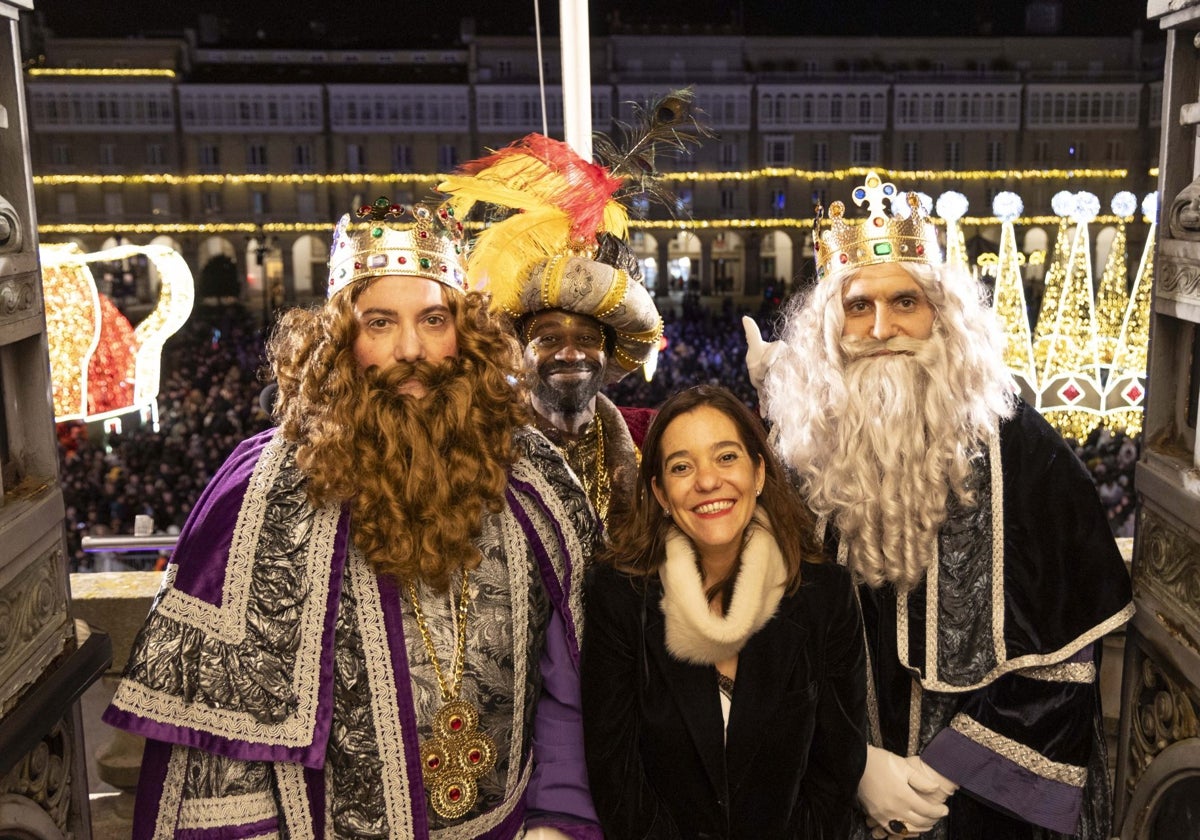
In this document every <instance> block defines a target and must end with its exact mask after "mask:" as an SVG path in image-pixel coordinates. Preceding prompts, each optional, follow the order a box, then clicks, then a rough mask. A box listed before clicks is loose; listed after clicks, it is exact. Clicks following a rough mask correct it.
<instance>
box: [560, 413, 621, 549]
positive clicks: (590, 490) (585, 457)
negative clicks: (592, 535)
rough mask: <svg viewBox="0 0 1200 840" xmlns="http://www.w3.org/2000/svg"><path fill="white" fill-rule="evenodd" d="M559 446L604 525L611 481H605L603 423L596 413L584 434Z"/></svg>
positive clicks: (606, 465) (606, 468) (607, 477)
mask: <svg viewBox="0 0 1200 840" xmlns="http://www.w3.org/2000/svg"><path fill="white" fill-rule="evenodd" d="M593 435H595V437H594V438H593ZM593 440H594V441H595V445H594V446H593V445H592V441H593ZM562 449H563V455H565V456H566V459H567V463H568V464H570V466H571V469H573V470H574V471H575V474H576V475H577V476H579V480H580V482H582V483H583V490H584V492H585V493H587V497H588V499H589V500H590V501H591V503H592V507H593V508H595V509H596V515H597V516H599V517H600V520H601V521H602V522H604V523H605V524H606V525H607V524H608V509H609V506H610V504H611V502H612V481H610V480H609V475H608V463H607V461H606V460H605V457H604V423H603V422H601V420H600V414H599V412H597V413H596V416H595V418H594V419H593V420H592V424H591V428H590V429H589V430H588V432H587V434H585V435H583V437H581V438H580V439H579V440H576V441H571V442H570V443H567V444H565V445H564V446H563V447H562ZM589 462H590V463H589Z"/></svg>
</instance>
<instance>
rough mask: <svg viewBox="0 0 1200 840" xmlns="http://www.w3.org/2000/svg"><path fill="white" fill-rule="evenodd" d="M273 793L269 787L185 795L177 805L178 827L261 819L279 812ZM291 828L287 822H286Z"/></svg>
mask: <svg viewBox="0 0 1200 840" xmlns="http://www.w3.org/2000/svg"><path fill="white" fill-rule="evenodd" d="M278 813H279V812H278V808H277V806H276V804H275V797H274V796H272V795H271V793H270V792H269V791H263V792H262V793H243V794H238V795H236V796H212V797H203V798H199V799H185V800H184V801H183V803H182V804H181V805H180V806H179V824H178V826H177V828H179V829H185V828H221V827H223V826H231V825H247V824H248V823H255V822H262V821H263V820H268V819H271V818H273V817H276V816H277V815H278ZM289 828H290V826H289Z"/></svg>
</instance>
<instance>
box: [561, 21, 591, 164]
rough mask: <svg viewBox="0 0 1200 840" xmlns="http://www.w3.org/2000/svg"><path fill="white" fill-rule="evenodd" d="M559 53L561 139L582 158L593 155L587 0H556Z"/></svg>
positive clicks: (586, 158)
mask: <svg viewBox="0 0 1200 840" xmlns="http://www.w3.org/2000/svg"><path fill="white" fill-rule="evenodd" d="M559 29H560V32H561V35H560V38H559V42H560V46H559V54H560V55H561V57H562V88H563V139H564V140H565V141H566V143H567V145H568V146H570V147H571V148H572V149H574V150H575V153H576V154H578V155H579V156H580V157H581V158H583V159H584V160H588V161H590V160H591V159H592V59H591V37H590V34H589V32H588V8H587V0H559Z"/></svg>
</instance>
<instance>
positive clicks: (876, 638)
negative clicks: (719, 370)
mask: <svg viewBox="0 0 1200 840" xmlns="http://www.w3.org/2000/svg"><path fill="white" fill-rule="evenodd" d="M910 196H911V197H910V200H909V201H905V202H901V201H900V200H899V196H898V194H897V191H896V189H895V187H894V186H893V185H892V184H890V183H885V182H884V181H883V180H882V179H881V178H880V177H879V176H878V175H877V174H876V173H873V172H872V173H870V174H869V175H868V176H867V179H866V183H865V184H864V185H863V186H861V187H859V188H857V189H856V190H855V193H854V199H855V201H856V202H857V203H859V204H860V205H862V204H866V205H867V209H868V211H869V215H868V217H867V218H866V219H865V220H863V221H862V222H861V223H852V222H850V221H848V220H847V219H845V218H844V207H843V206H842V205H841V203H840V202H837V203H835V204H834V205H833V206H832V207H831V208H830V220H829V222H828V224H825V225H819V233H817V235H815V236H814V248H815V251H816V260H817V276H818V281H817V285H816V288H815V289H813V290H812V291H811V292H810V293H809V294H808V295H807V296H806V297H803V298H802V299H797V300H794V301H793V302H792V303H791V304H789V306H788V308H787V310H786V312H785V319H784V326H783V331H782V336H783V340H782V341H781V342H775V343H773V344H769V345H768V344H764V343H763V342H762V340H761V338H760V337H759V335H758V330H757V327H755V326H753V324H752V323H751V324H747V340H748V342H749V345H750V346H749V348H748V351H747V367H748V368H749V370H750V376H751V380H752V381H753V382H755V385H756V387H758V389H759V394H760V396H761V398H762V401H763V404H764V413H765V415H766V416H767V417H768V418H769V419H770V420H771V421H773V423H774V432H773V433H774V435H775V441H776V445H777V446H778V449H779V452H780V453H781V454H782V456H783V457H784V458H785V459H786V460H787V462H788V463H789V464H790V465H791V466H792V467H793V468H794V469H795V470H796V472H797V474H798V476H799V479H800V481H801V485H802V487H803V489H804V491H805V493H806V494H807V498H808V501H809V504H810V505H811V506H812V508H813V511H814V512H815V513H817V514H818V515H819V516H820V517H821V518H822V519H823V521H824V522H825V523H826V525H825V526H824V527H825V528H826V539H827V543H828V544H829V546H830V550H831V552H832V553H834V554H836V556H837V558H838V560H839V561H840V562H842V563H845V564H847V565H849V567H850V568H851V570H852V571H853V573H854V575H855V576H856V578H857V579H858V581H859V582H860V584H861V585H860V588H859V596H860V601H861V604H862V610H863V619H864V624H865V628H866V640H867V644H868V652H869V656H870V659H869V662H870V669H869V674H868V678H869V680H870V685H869V693H868V697H869V698H870V706H871V708H870V722H871V733H870V735H871V737H870V745H869V746H868V750H867V753H868V758H867V766H866V770H865V771H864V773H863V778H862V781H861V783H860V785H859V802H860V805H861V809H862V821H861V823H860V824H859V825H858V827H857V829H856V836H858V837H865V836H871V837H876V838H881V837H885V836H888V837H912V836H917V835H924V836H927V837H932V838H948V840H961V839H962V838H1035V837H1036V838H1051V837H1080V838H1090V839H1094V840H1099V838H1107V837H1108V836H1109V823H1110V791H1109V789H1108V776H1107V768H1106V758H1105V749H1104V731H1103V719H1102V716H1101V711H1100V704H1099V692H1098V684H1097V683H1098V666H1099V653H1100V643H1101V638H1102V637H1103V636H1104V635H1105V634H1106V633H1108V632H1110V631H1112V630H1114V629H1116V628H1118V627H1119V626H1120V625H1121V624H1123V623H1124V622H1125V621H1126V620H1128V618H1129V616H1130V615H1131V614H1132V605H1131V603H1130V600H1131V595H1130V584H1129V578H1128V575H1127V573H1126V571H1125V567H1124V564H1123V563H1122V561H1121V557H1120V555H1119V554H1118V552H1117V548H1116V545H1115V543H1114V541H1113V539H1112V537H1111V535H1110V532H1109V529H1108V526H1107V523H1106V521H1105V516H1104V512H1103V510H1102V508H1101V505H1100V503H1099V500H1098V498H1097V496H1096V491H1095V489H1094V486H1093V484H1092V482H1091V479H1090V477H1089V475H1088V474H1087V472H1086V470H1085V469H1084V467H1083V465H1082V464H1081V463H1080V462H1079V461H1078V459H1077V458H1076V457H1075V456H1074V454H1073V453H1072V451H1071V449H1070V448H1069V447H1068V446H1067V445H1066V444H1065V443H1064V442H1063V440H1062V439H1061V438H1060V437H1059V435H1058V433H1057V432H1055V431H1054V430H1053V429H1052V428H1051V427H1050V426H1049V425H1048V424H1047V423H1046V422H1045V421H1044V420H1043V419H1042V418H1041V416H1040V415H1038V414H1037V412H1035V411H1034V410H1033V409H1032V408H1030V407H1029V406H1027V405H1025V404H1024V403H1021V402H1020V401H1018V400H1017V399H1016V398H1015V397H1014V396H1013V394H1014V389H1013V383H1012V382H1011V380H1010V378H1009V375H1008V373H1007V371H1006V369H1005V367H1004V363H1003V360H1002V354H1001V349H1002V347H1003V343H1002V339H1003V336H1002V335H1001V333H1000V329H999V325H998V322H997V320H996V319H995V318H993V316H992V313H991V312H990V310H989V309H988V308H987V306H986V304H985V303H984V302H983V298H982V297H981V290H980V287H979V286H978V284H977V283H976V282H975V281H974V280H973V279H972V278H971V277H970V276H969V275H968V274H966V273H965V272H961V271H958V270H954V269H950V268H948V267H946V266H944V265H942V260H941V252H940V249H939V247H938V242H937V237H936V231H935V229H934V227H933V223H932V222H931V221H930V220H929V219H928V218H927V217H926V216H925V211H924V209H923V207H921V205H920V203H919V202H918V201H917V200H916V197H915V196H912V195H911V194H910ZM885 205H890V209H891V213H890V214H887V213H885V211H884V208H885Z"/></svg>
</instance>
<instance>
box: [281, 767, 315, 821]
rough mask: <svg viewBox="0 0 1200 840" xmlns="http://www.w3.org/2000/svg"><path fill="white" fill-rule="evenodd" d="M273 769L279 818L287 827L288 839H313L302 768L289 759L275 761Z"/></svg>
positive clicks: (306, 788)
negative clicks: (277, 796)
mask: <svg viewBox="0 0 1200 840" xmlns="http://www.w3.org/2000/svg"><path fill="white" fill-rule="evenodd" d="M274 770H275V787H276V789H277V790H278V791H279V811H280V813H279V820H280V822H281V823H283V825H285V826H286V827H287V836H288V838H289V840H315V838H316V835H315V834H314V832H313V822H312V812H311V811H310V809H309V807H308V787H307V785H305V783H304V768H303V767H301V766H300V765H299V764H295V763H293V762H290V761H276V762H275V763H274Z"/></svg>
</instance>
